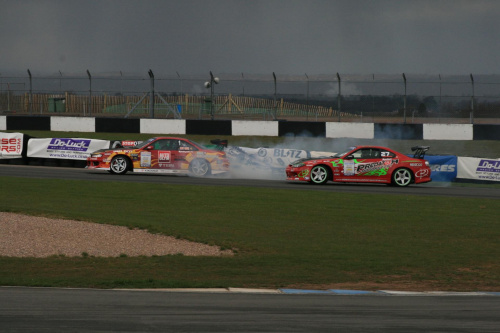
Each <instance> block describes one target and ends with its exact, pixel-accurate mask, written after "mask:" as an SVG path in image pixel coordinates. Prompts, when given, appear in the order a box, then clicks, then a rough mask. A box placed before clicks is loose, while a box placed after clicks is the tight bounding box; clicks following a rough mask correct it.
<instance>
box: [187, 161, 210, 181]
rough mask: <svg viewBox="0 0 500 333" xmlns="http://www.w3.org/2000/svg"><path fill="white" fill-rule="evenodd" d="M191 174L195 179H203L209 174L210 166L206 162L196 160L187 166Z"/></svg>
mask: <svg viewBox="0 0 500 333" xmlns="http://www.w3.org/2000/svg"><path fill="white" fill-rule="evenodd" d="M189 169H190V171H191V174H192V175H194V176H197V177H203V176H207V175H209V174H210V164H209V163H208V162H207V160H204V159H200V158H197V159H195V160H194V161H192V162H191V164H190V165H189Z"/></svg>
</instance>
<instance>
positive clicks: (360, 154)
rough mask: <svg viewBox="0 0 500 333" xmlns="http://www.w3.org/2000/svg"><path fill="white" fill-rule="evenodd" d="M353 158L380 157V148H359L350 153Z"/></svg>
mask: <svg viewBox="0 0 500 333" xmlns="http://www.w3.org/2000/svg"><path fill="white" fill-rule="evenodd" d="M351 155H352V156H353V157H354V158H380V156H381V153H380V149H376V148H361V149H358V150H356V151H355V152H354V153H352V154H351Z"/></svg>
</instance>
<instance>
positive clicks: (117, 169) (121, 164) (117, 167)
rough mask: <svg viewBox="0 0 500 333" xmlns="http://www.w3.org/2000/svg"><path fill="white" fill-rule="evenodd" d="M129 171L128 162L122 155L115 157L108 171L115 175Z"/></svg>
mask: <svg viewBox="0 0 500 333" xmlns="http://www.w3.org/2000/svg"><path fill="white" fill-rule="evenodd" d="M129 169H130V160H129V159H128V158H127V157H125V156H122V155H119V156H115V157H113V159H112V160H111V163H110V165H109V171H110V172H111V173H114V174H116V175H124V174H126V173H127V171H128V170H129Z"/></svg>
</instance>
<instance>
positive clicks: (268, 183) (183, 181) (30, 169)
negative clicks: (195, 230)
mask: <svg viewBox="0 0 500 333" xmlns="http://www.w3.org/2000/svg"><path fill="white" fill-rule="evenodd" d="M0 176H7V177H25V178H44V179H72V180H84V181H89V180H91V181H108V182H109V181H120V182H137V183H156V184H178V185H196V186H243V187H258V188H272V189H282V190H308V191H325V192H329V191H331V192H343V193H373V194H381V195H387V194H389V195H391V194H392V195H401V194H407V195H426V196H448V197H468V198H488V199H500V188H498V187H492V186H488V185H482V186H478V187H459V186H450V185H449V184H447V183H443V182H436V183H432V182H431V183H426V184H418V185H415V184H413V185H410V186H408V187H404V188H399V187H393V186H387V185H382V184H335V183H331V182H330V183H328V184H325V185H311V184H309V183H305V182H301V183H297V182H288V181H286V180H284V179H283V180H275V179H245V178H243V177H244V176H243V177H242V176H239V177H237V178H234V177H232V178H229V177H211V178H196V177H188V176H172V175H153V174H142V173H141V174H138V173H128V174H125V175H113V174H110V173H108V172H106V171H95V170H87V169H84V168H64V167H46V166H30V165H9V164H0Z"/></svg>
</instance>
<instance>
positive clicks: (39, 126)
mask: <svg viewBox="0 0 500 333" xmlns="http://www.w3.org/2000/svg"><path fill="white" fill-rule="evenodd" d="M0 130H2V131H22V130H38V131H74V132H106V133H152V134H165V135H185V134H187V135H191V134H192V135H195V134H196V135H228V136H230V135H244V136H309V137H319V138H322V137H323V138H324V137H326V138H358V139H401V140H500V125H483V124H481V125H473V124H379V123H375V124H374V123H349V122H298V121H244V120H193V119H187V120H185V119H125V118H93V117H58V116H54V117H49V116H0Z"/></svg>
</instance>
